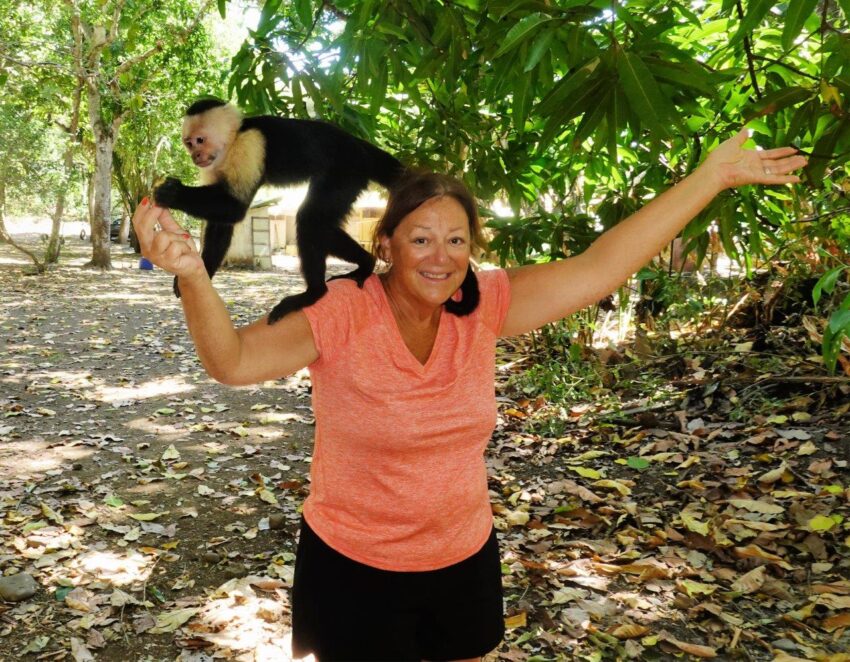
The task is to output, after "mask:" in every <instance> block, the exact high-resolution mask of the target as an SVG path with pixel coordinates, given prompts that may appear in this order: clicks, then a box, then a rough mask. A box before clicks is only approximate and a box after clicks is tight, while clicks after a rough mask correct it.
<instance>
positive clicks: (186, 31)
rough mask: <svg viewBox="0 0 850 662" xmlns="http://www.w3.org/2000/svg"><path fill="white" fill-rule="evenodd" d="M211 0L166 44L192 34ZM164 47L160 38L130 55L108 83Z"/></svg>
mask: <svg viewBox="0 0 850 662" xmlns="http://www.w3.org/2000/svg"><path fill="white" fill-rule="evenodd" d="M213 1H214V0H207V1H206V2H205V3H204V5H203V6H202V7H201V8H200V10H198V13H197V14H196V15H195V18H194V19H193V20H192V22H191V23H190V24H189V25H188V26H186V28H184V29H183V30H181V31H180V32H178V33H177V34H176V35H175V36H174V37H172V38H171V39H170V40H169V43H168V45H169V46H175V45H178V44H182V43H183V42H184V41H186V39H188V38H189V35H190V34H192V32H194V31H195V28H196V27H198V23H200V22H201V19H203V18H204V16H206V14H207V11H209V8H210V7H211V6H212V3H213ZM164 49H165V40H164V39H160V40H159V41H157V42H156V44H154V45H153V46H151V47H150V48H149V49H148V50H147V51H145V52H144V53H141V54H140V55H137V56H136V57H132V58H130V59H129V60H127V61H126V62H124V63H123V64H121V65H120V66H119V67H118V68H117V69H116V70H115V75H114V76H113V77H112V80H111V81H110V85H112V84H113V83H114V81H116V80H118V78H119V77H120V76H121V74H123V73H125V72H126V71H129V70H130V69H131V68H133V67H134V66H136V65H137V64H140V63H141V62H144V61H145V60H147V59H149V58H151V57H153V56H154V55H156V54H157V53H159V52H160V51H162V50H164Z"/></svg>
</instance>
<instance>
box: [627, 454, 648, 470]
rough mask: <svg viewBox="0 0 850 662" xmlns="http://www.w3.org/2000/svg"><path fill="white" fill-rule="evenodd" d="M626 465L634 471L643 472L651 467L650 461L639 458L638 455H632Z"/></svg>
mask: <svg viewBox="0 0 850 662" xmlns="http://www.w3.org/2000/svg"><path fill="white" fill-rule="evenodd" d="M626 464H627V465H628V466H630V467H631V468H632V469H637V470H638V471H643V470H644V469H646V468H647V467H648V466H649V461H648V460H645V459H644V458H642V457H637V456H636V455H632V456H630V457H629V459H628V460H626Z"/></svg>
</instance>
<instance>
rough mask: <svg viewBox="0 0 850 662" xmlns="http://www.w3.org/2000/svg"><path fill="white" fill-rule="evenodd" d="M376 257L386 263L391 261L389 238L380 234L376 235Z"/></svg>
mask: <svg viewBox="0 0 850 662" xmlns="http://www.w3.org/2000/svg"><path fill="white" fill-rule="evenodd" d="M378 247H379V248H378V257H379V258H381V260H383V261H384V262H386V263H387V264H390V263H391V262H392V259H393V258H392V251H391V250H390V238H389V237H388V236H387V235H385V234H382V235H380V236H379V237H378Z"/></svg>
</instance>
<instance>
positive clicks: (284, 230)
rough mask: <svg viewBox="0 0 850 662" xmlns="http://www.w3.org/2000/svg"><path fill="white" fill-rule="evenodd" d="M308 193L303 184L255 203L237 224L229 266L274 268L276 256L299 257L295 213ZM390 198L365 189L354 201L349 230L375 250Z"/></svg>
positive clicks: (228, 260) (367, 248)
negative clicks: (376, 231) (377, 230)
mask: <svg viewBox="0 0 850 662" xmlns="http://www.w3.org/2000/svg"><path fill="white" fill-rule="evenodd" d="M306 193H307V187H306V186H302V187H298V188H293V189H286V190H284V191H282V192H281V195H279V196H277V197H274V198H268V199H266V200H262V201H260V202H257V203H255V204H254V205H253V206H252V207H251V208H250V209H249V210H248V213H247V214H246V216H245V220H244V221H242V222H241V223H237V224H236V227H235V229H234V231H233V240H232V241H231V242H230V249H229V250H228V252H227V255H226V256H225V258H224V263H225V264H226V265H233V266H241V267H253V268H255V269H271V268H272V255H274V254H279V253H283V254H286V255H292V256H297V255H298V248H297V247H296V242H295V214H296V212H297V211H298V207H299V206H300V205H301V202H302V201H303V199H304V196H305V195H306ZM385 206H386V199H385V198H384V197H383V195H382V194H381V193H380V192H378V191H370V190H367V191H364V192H363V194H362V195H361V196H360V197H359V198H358V199H357V201H356V202H355V203H354V207H353V208H352V210H351V213H350V214H349V215H348V218H347V219H346V222H345V230H346V231H347V232H348V233H349V234H350V235H351V236H352V237H354V239H356V240H357V241H358V242H360V244H361V245H362V246H363V247H364V248H365V249H366V250H370V249H371V242H372V231H373V230H374V228H375V224H376V223H377V222H378V219H379V218H380V217H381V214H382V213H383V212H384V207H385Z"/></svg>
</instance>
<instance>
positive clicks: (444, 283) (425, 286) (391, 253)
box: [381, 196, 471, 310]
mask: <svg viewBox="0 0 850 662" xmlns="http://www.w3.org/2000/svg"><path fill="white" fill-rule="evenodd" d="M381 249H382V251H383V252H384V255H385V256H387V257H389V258H390V259H391V260H392V268H391V269H390V271H389V274H388V276H387V280H388V284H389V286H390V288H391V289H392V291H393V293H394V294H396V295H402V296H403V297H404V298H405V299H406V300H407V302H408V303H409V304H411V305H413V306H416V307H420V308H423V309H425V310H428V309H434V308H436V307H438V306H441V305H442V304H443V303H444V302H445V301H446V300H447V299H448V298H449V297H451V296H452V295H453V294H454V293H455V292H456V291H457V289H458V288H459V287H460V286H461V283H463V279H464V278H465V277H466V271H467V268H468V266H469V258H470V254H471V239H470V234H469V219H468V218H467V216H466V211H465V210H464V208H463V207H462V206H461V204H460V203H459V202H458V201H457V200H455V199H454V198H452V197H451V196H444V197H441V198H432V199H430V200H427V201H426V202H424V203H422V204H421V205H420V206H419V207H417V208H416V209H414V210H413V211H412V212H410V213H409V214H408V215H407V216H405V217H404V219H403V220H402V221H401V223H399V224H398V226H397V227H396V229H395V232H393V236H392V237H383V238H382V239H381Z"/></svg>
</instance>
